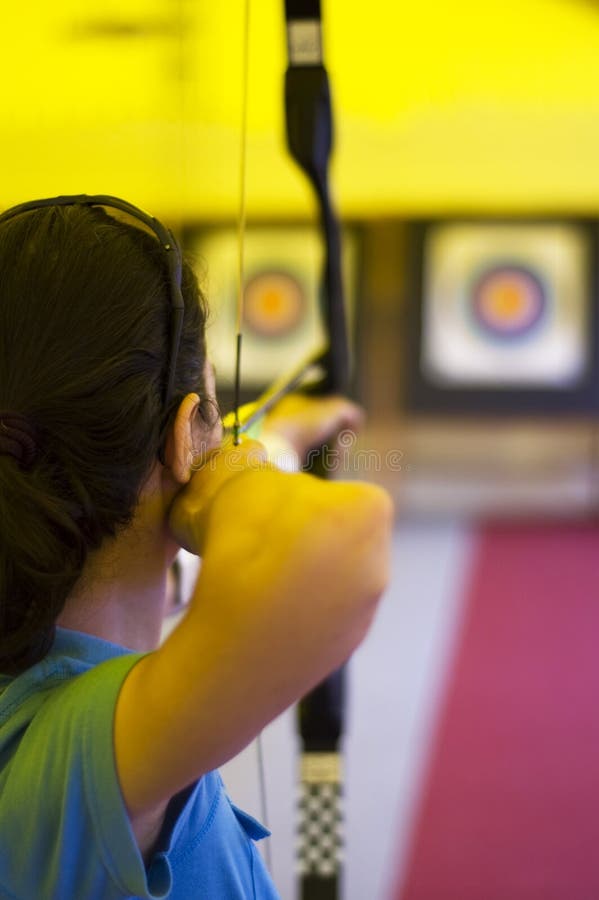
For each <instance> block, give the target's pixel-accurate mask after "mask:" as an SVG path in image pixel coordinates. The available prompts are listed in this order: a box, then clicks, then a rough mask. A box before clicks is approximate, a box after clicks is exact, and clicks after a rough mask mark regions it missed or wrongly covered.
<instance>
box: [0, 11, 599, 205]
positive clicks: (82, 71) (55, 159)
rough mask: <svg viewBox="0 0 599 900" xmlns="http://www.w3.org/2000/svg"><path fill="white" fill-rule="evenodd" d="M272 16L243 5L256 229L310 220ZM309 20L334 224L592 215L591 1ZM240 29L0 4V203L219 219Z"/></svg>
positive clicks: (234, 126) (598, 44)
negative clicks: (328, 128)
mask: <svg viewBox="0 0 599 900" xmlns="http://www.w3.org/2000/svg"><path fill="white" fill-rule="evenodd" d="M282 6H283V3H282V0H252V29H251V51H250V54H251V58H250V67H251V76H250V110H249V119H250V131H249V147H248V166H249V169H248V201H249V206H250V212H252V213H254V214H258V215H271V214H274V215H277V216H288V215H303V214H304V213H305V212H306V210H308V209H309V208H310V204H309V200H308V193H307V191H306V190H305V188H304V185H303V183H302V179H301V176H300V175H299V174H297V173H296V172H295V171H294V169H293V167H292V165H291V163H290V162H289V161H288V160H287V159H286V157H285V155H284V152H283V139H282V108H281V104H282V101H281V93H282V74H283V67H284V34H283V22H282ZM323 6H324V9H325V13H326V20H325V24H326V46H327V58H328V62H329V68H330V71H331V76H332V80H333V87H334V91H335V106H336V113H337V124H338V152H337V158H336V162H335V169H334V174H335V185H336V193H337V196H338V198H339V202H340V205H341V207H342V210H343V212H344V213H345V214H346V215H349V216H358V217H375V216H380V215H402V214H412V213H426V212H430V211H435V212H438V211H451V210H456V209H459V210H469V209H476V210H483V211H496V210H503V209H505V210H513V209H516V210H523V211H528V210H529V209H530V208H536V209H544V210H547V209H550V210H551V209H556V210H557V209H568V210H570V209H579V210H588V211H591V210H597V209H599V3H593V2H591V0H502V2H498V0H496V2H485V3H481V2H471V0H454V2H451V3H449V2H446V0H428V2H427V0H419V2H418V3H415V2H414V3H408V2H399V0H371V2H370V3H364V2H358V0H323ZM366 13H367V14H368V16H367V17H366ZM242 18H243V4H242V0H220V2H219V3H214V2H206V0H178V2H176V0H171V2H169V3H166V2H164V0H160V2H159V0H102V2H101V3H100V2H97V3H96V2H93V3H91V2H84V3H82V2H81V0H57V2H55V3H48V2H47V0H28V2H27V3H26V4H25V3H23V4H20V5H19V4H15V3H11V4H3V5H2V19H1V20H0V21H1V23H2V27H1V31H0V35H1V37H0V39H1V42H2V52H1V54H0V76H1V78H2V91H1V94H0V96H1V98H2V99H1V100H0V109H1V113H0V163H1V171H2V175H3V177H2V182H1V184H2V187H1V191H0V206H6V205H9V204H11V203H13V202H17V201H20V200H23V199H28V198H31V197H33V196H42V195H47V194H53V193H57V192H72V191H74V192H80V191H85V192H88V193H91V192H95V191H107V192H111V193H116V194H121V195H124V196H126V197H127V198H129V199H131V200H133V201H134V202H137V203H139V204H141V205H143V206H146V207H148V208H150V209H152V210H153V211H156V212H158V213H159V214H162V215H167V216H171V217H177V216H179V215H181V216H185V217H191V218H200V219H206V218H210V219H214V218H224V217H232V216H235V215H236V210H237V205H238V166H239V121H240V101H241V72H242V66H241V48H242V27H241V26H242Z"/></svg>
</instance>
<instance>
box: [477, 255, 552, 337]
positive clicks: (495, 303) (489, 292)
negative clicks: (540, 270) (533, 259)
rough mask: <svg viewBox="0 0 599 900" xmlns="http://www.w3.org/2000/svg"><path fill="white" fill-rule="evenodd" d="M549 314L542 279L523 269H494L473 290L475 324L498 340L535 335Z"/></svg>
mask: <svg viewBox="0 0 599 900" xmlns="http://www.w3.org/2000/svg"><path fill="white" fill-rule="evenodd" d="M546 311H547V295H546V292H545V288H544V285H543V283H542V281H541V279H540V278H539V276H538V275H537V274H535V273H534V272H532V271H530V270H528V269H525V268H524V267H522V266H517V265H509V264H507V265H494V266H491V267H490V268H488V269H487V270H486V271H485V272H484V273H483V274H482V275H481V276H480V277H479V278H478V280H477V281H476V283H475V285H474V287H473V290H472V314H473V318H474V321H475V323H476V324H477V325H478V326H479V327H480V328H481V329H482V330H483V331H484V332H485V333H486V334H488V335H490V336H491V337H495V338H497V339H499V340H511V339H514V338H517V339H521V338H524V337H527V336H530V335H531V334H534V332H535V331H536V330H537V328H538V327H539V326H540V324H541V323H542V321H543V318H544V316H545V313H546Z"/></svg>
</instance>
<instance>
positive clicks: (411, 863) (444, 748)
mask: <svg viewBox="0 0 599 900" xmlns="http://www.w3.org/2000/svg"><path fill="white" fill-rule="evenodd" d="M473 563H474V568H473V573H472V579H471V582H470V585H469V588H468V593H469V596H468V599H467V607H466V616H465V619H464V627H463V631H462V634H461V637H460V638H459V640H458V646H457V651H456V657H455V661H454V664H453V671H452V672H451V673H450V677H449V682H448V685H447V689H446V696H445V701H444V705H443V706H442V710H441V717H440V721H439V725H438V730H437V734H436V741H435V744H434V748H433V751H432V756H431V761H430V768H429V772H428V776H427V778H426V779H425V785H424V792H423V795H422V798H421V805H420V809H419V813H418V815H417V819H416V830H415V833H414V837H413V844H412V848H411V853H410V855H409V859H408V866H407V872H406V878H405V879H404V884H403V886H402V887H400V888H398V889H397V891H396V893H395V898H396V900H598V898H599V528H596V527H591V526H589V527H584V526H579V527H565V526H564V527H562V528H550V527H539V528H525V527H522V526H517V527H514V528H508V527H497V528H488V529H486V530H484V531H483V533H482V535H481V537H480V544H479V546H478V548H477V550H476V553H475V558H474V561H473Z"/></svg>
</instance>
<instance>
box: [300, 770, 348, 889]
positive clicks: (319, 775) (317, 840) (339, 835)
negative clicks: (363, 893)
mask: <svg viewBox="0 0 599 900" xmlns="http://www.w3.org/2000/svg"><path fill="white" fill-rule="evenodd" d="M341 768H342V767H341V756H340V754H339V753H303V754H302V757H301V778H300V785H299V797H298V823H297V856H296V859H297V867H298V874H299V875H300V876H301V878H302V882H303V897H304V898H312V897H317V896H318V897H323V898H324V897H326V896H331V897H336V896H337V894H336V884H337V877H338V874H339V872H340V870H341V865H342V859H343V810H342V802H343V797H342V771H341ZM317 883H319V884H320V888H318V887H317ZM327 885H328V890H327Z"/></svg>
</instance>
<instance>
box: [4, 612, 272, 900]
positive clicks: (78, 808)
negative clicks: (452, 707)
mask: <svg viewBox="0 0 599 900" xmlns="http://www.w3.org/2000/svg"><path fill="white" fill-rule="evenodd" d="M140 656H141V654H134V653H131V652H130V651H128V650H125V649H124V648H122V647H118V646H116V645H115V644H111V643H108V642H107V641H103V640H101V639H100V638H97V637H92V636H91V635H86V634H80V633H78V632H75V631H70V630H67V629H61V628H59V629H57V635H56V640H55V643H54V646H53V648H52V650H51V651H50V653H49V654H48V655H47V656H46V658H45V659H43V660H42V661H41V662H39V663H38V664H37V665H35V666H32V667H31V668H30V669H28V670H27V671H26V672H24V673H23V674H22V675H19V676H17V677H15V678H9V677H7V676H0V898H1V900H122V898H137V897H139V898H148V900H150V898H166V897H168V898H170V900H196V898H197V900H199V898H206V900H221V898H222V900H247V898H251V900H276V898H278V894H277V892H276V890H275V888H274V886H273V884H272V881H271V880H270V877H269V875H268V873H267V872H266V869H265V867H264V865H263V863H262V859H261V857H260V855H259V853H258V852H257V850H256V848H255V846H254V840H258V839H260V838H262V837H264V836H265V835H267V834H268V832H267V831H266V829H265V828H263V827H262V825H260V823H259V822H257V821H256V820H255V819H253V818H252V817H251V816H248V815H247V814H246V813H244V812H242V811H241V810H239V809H237V808H236V807H235V806H234V805H233V804H232V803H231V801H230V800H229V798H228V797H227V794H226V793H225V790H224V787H223V783H222V781H221V778H220V776H219V774H218V773H217V772H211V773H209V774H208V775H205V776H204V777H203V778H200V780H199V781H198V782H197V783H196V784H194V785H192V786H190V787H189V788H187V789H186V790H185V791H182V792H181V793H180V794H178V795H177V796H176V797H174V798H173V799H172V800H171V802H170V804H169V807H168V809H167V813H166V815H165V820H164V825H163V828H162V831H161V833H160V836H159V838H158V842H157V844H156V847H155V849H154V852H153V854H152V857H151V859H150V860H149V862H148V864H147V865H146V864H144V861H143V858H142V856H141V854H140V851H139V849H138V847H137V844H136V841H135V838H134V836H133V832H132V830H131V826H130V823H129V819H128V816H127V811H126V808H125V804H124V801H123V797H122V795H121V791H120V787H119V782H118V778H117V773H116V768H115V759H114V749H113V720H114V710H115V705H116V700H117V696H118V693H119V690H120V687H121V685H122V683H123V680H124V678H125V676H126V675H127V673H128V672H129V670H130V669H131V668H132V667H133V666H134V665H135V663H136V662H137V661H138V660H139V658H140Z"/></svg>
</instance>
